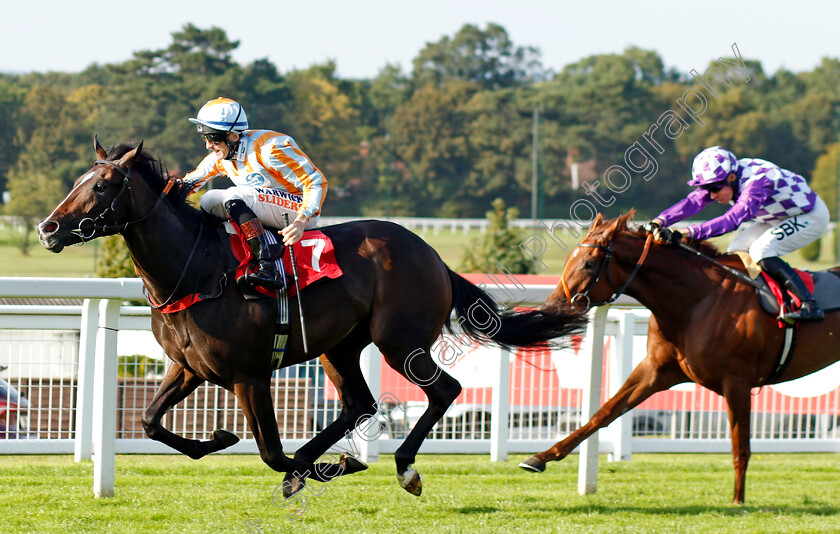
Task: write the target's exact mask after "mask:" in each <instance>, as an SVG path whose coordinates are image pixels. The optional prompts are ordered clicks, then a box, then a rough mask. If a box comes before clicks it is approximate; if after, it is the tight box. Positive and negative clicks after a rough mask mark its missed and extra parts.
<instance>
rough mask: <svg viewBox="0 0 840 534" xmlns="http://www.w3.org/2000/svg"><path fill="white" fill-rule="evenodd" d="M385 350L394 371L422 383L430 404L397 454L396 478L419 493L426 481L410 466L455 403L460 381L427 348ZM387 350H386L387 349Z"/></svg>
mask: <svg viewBox="0 0 840 534" xmlns="http://www.w3.org/2000/svg"><path fill="white" fill-rule="evenodd" d="M380 348H382V349H383V354H384V355H385V360H386V361H387V362H388V365H390V366H391V367H392V368H393V369H394V370H395V371H397V372H398V373H400V374H401V375H403V376H404V377H406V378H407V379H408V380H410V381H411V382H413V383H414V384H416V385H418V386H420V388H421V389H422V390H423V392H424V393H425V394H426V396H427V397H428V398H429V407H428V408H426V411H425V412H424V413H423V415H422V416H421V417H420V419H419V420H418V421H417V423H416V424H415V425H414V428H413V429H412V430H411V432H410V433H409V434H408V437H407V438H406V439H405V441H404V442H403V444H402V445H400V447H399V448H398V449H397V451H396V452H395V453H394V460H395V462H396V464H397V479H398V480H399V481H400V485H401V486H402V487H403V488H404V489H405V490H406V491H408V492H409V493H411V494H412V495H420V493H421V492H422V491H423V482H422V479H421V478H420V474H419V473H418V472H417V471H415V470H414V469H413V468H412V467H411V465H412V464H413V463H414V460H415V458H416V456H417V451H419V450H420V445H421V444H422V443H423V440H425V439H426V436H427V435H428V434H429V432H431V431H432V428H434V426H435V424H437V422H438V421H440V419H441V418H442V417H443V415H444V414H445V413H446V410H447V408H449V406H451V405H452V403H453V402H455V399H456V398H458V395H459V394H460V393H461V384H459V383H458V381H457V380H455V379H454V378H452V377H451V376H449V375H448V374H446V373H444V372H443V371H442V370H441V368H440V367H438V366H437V364H435V362H434V360H432V357H431V356H429V353H428V347H425V348H426V350H425V351H420V350H415V351H414V352H405V351H404V350H400V351H396V352H395V351H391V350H389V349H388V348H387V346H386V347H384V348H383V347H382V345H380ZM386 351H387V352H386ZM394 354H404V355H407V357H405V356H404V357H401V358H398V357H394V356H393V355H394Z"/></svg>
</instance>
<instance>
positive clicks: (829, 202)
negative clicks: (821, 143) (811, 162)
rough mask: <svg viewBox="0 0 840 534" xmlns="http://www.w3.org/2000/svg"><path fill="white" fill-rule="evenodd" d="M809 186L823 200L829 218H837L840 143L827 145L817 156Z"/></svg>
mask: <svg viewBox="0 0 840 534" xmlns="http://www.w3.org/2000/svg"><path fill="white" fill-rule="evenodd" d="M811 188H812V189H813V190H814V192H816V193H817V194H818V195H819V196H820V198H822V199H823V200H824V201H825V205H826V206H828V211H829V213H831V218H832V219H833V220H835V221H836V220H837V218H838V217H840V215H838V214H839V213H840V212H838V206H837V199H838V197H840V143H835V144H833V145H830V146H829V147H828V150H827V151H826V152H825V153H824V154H822V155H821V156H820V157H819V158H817V164H816V167H815V168H814V173H813V175H812V177H811Z"/></svg>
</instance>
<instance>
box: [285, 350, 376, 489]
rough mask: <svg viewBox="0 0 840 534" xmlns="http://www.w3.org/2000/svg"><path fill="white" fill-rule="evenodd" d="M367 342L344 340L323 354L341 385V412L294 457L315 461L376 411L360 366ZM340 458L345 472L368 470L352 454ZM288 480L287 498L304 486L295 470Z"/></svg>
mask: <svg viewBox="0 0 840 534" xmlns="http://www.w3.org/2000/svg"><path fill="white" fill-rule="evenodd" d="M345 339H347V338H345ZM367 343H369V341H368V340H364V341H363V343H359V342H356V343H353V342H352V341H347V342H345V341H342V343H341V344H339V345H338V346H336V347H334V348H333V349H332V350H330V351H328V352H327V353H326V354H324V355H323V356H322V357H321V366H322V367H323V368H324V372H325V373H326V374H327V376H328V377H329V378H330V380H331V381H332V383H333V384H334V385H335V387H336V388H338V391H339V395H340V397H341V413H340V414H339V416H338V418H337V419H336V420H335V421H333V422H332V423H330V424H329V425H327V427H326V428H325V429H324V430H322V431H321V432H319V433H318V435H317V436H315V437H314V438H312V439H311V440H309V441H308V442H307V443H306V444H305V445H304V446H303V447H301V448H300V449H298V450H297V452H295V460H300V461H303V462H314V461H315V460H317V459H318V458H319V457H320V456H321V455H322V454H324V453H325V452H326V451H327V449H329V448H330V447H331V446H332V445H333V444H335V443H337V442H338V441H339V440H340V439H341V438H343V437H344V436H346V435H347V433H348V432H349V431H351V430H353V429H354V428H355V427H356V426H357V425H358V424H359V423H361V422H362V421H364V420H365V419H367V418H369V417H371V416H373V415H375V414H376V400H375V399H374V398H373V395H371V393H370V389H368V387H367V384H366V382H365V378H364V376H363V375H362V371H361V369H360V368H359V356H360V354H361V351H362V348H361V347H360V346H359V345H367ZM341 461H342V462H344V465H345V471H344V473H343V474H345V475H349V474H350V473H355V472H358V471H363V470H365V469H367V466H366V465H365V464H364V463H362V462H361V461H359V460H357V459H355V458H353V457H342V458H341ZM285 480H286V481H288V484H287V485H285V486H284V487H283V491H284V494H286V496H287V497H288V496H289V495H292V494H294V493H297V492H298V491H300V489H302V480H301V479H300V478H299V477H296V476H294V473H288V474H287V475H286V479H285Z"/></svg>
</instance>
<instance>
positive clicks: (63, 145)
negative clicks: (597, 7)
mask: <svg viewBox="0 0 840 534" xmlns="http://www.w3.org/2000/svg"><path fill="white" fill-rule="evenodd" d="M238 45H239V42H238V41H232V40H230V39H229V38H228V36H227V35H226V34H225V32H224V31H223V30H221V29H219V28H215V27H213V28H209V29H202V28H198V27H196V26H194V25H192V24H187V25H185V26H184V27H183V28H182V29H181V30H180V31H178V32H175V33H173V34H172V42H171V44H170V45H169V46H168V47H167V48H164V49H159V50H144V51H140V52H136V53H134V55H133V57H132V58H130V59H128V60H126V61H124V62H122V63H114V64H105V65H100V64H92V65H90V66H89V67H88V68H87V69H85V70H84V71H83V72H79V73H62V72H47V73H28V74H22V75H12V74H2V75H0V109H2V113H0V122H2V123H3V125H2V126H3V127H2V130H0V132H2V133H0V191H2V190H8V191H9V192H10V202H9V203H8V204H7V205H5V206H4V207H3V209H4V212H5V213H7V214H13V215H22V216H25V217H27V218H40V217H43V216H45V215H46V214H47V213H48V211H49V210H50V209H51V208H52V207H53V206H54V205H55V204H56V203H57V202H58V201H59V200H60V199H61V197H62V196H63V195H64V194H65V193H66V192H67V191H68V190H69V187H70V184H71V183H72V181H73V180H75V178H77V177H78V176H79V175H80V174H81V173H82V172H83V171H84V170H86V169H87V168H88V167H89V166H90V165H91V163H92V159H93V152H92V148H91V147H92V142H91V139H92V136H93V134H94V133H97V134H98V135H99V138H100V139H101V140H103V142H105V143H109V144H117V143H121V142H136V141H139V140H140V139H143V140H144V141H145V146H146V147H152V149H153V150H154V151H155V152H156V153H157V154H158V155H159V156H160V157H161V158H162V159H163V161H164V162H165V163H166V165H167V166H168V167H169V168H170V169H177V170H179V171H181V172H186V171H189V170H191V169H192V168H193V167H194V165H196V164H197V163H198V162H199V161H200V160H201V158H202V157H203V156H204V147H203V143H202V142H201V141H200V139H199V137H198V136H197V134H196V133H195V132H194V129H193V127H192V126H191V125H190V124H189V123H187V121H186V118H187V117H191V116H195V113H196V112H197V110H198V108H199V107H200V106H201V105H202V104H203V103H204V102H206V101H207V100H210V99H212V98H215V97H217V96H229V97H231V98H235V99H237V100H238V101H240V102H241V103H242V104H243V106H244V107H245V110H246V112H247V113H248V118H249V122H250V124H251V126H252V127H256V128H267V129H273V130H277V131H281V132H284V133H287V134H289V135H292V136H293V137H294V138H295V139H296V140H297V141H298V143H299V144H300V145H301V147H302V148H303V150H304V151H305V152H306V153H307V154H308V155H310V157H312V159H313V160H314V162H315V163H316V165H317V166H318V167H320V168H321V170H322V171H323V172H324V174H325V175H326V177H327V179H328V181H329V192H328V195H327V199H326V202H325V204H324V212H323V214H324V215H363V216H373V217H383V216H438V217H483V216H484V214H485V212H486V211H487V210H488V208H489V207H490V206H491V205H492V202H493V201H494V199H496V198H502V199H504V201H505V204H506V205H507V206H510V207H516V208H518V209H519V212H520V213H524V214H530V213H531V199H532V178H533V170H534V167H533V162H534V161H536V164H537V172H536V174H537V178H538V182H537V183H538V187H537V199H538V213H537V214H538V216H539V217H546V218H564V219H565V218H570V208H571V207H573V206H583V207H586V205H584V204H583V202H587V203H588V204H589V205H591V206H592V207H594V209H597V210H598V211H602V212H604V213H605V214H606V215H607V216H616V215H618V214H619V213H621V212H623V211H626V210H627V209H629V208H630V207H635V208H636V209H637V210H638V212H639V213H640V216H642V217H652V216H654V215H656V214H657V213H658V212H659V211H660V210H661V209H663V208H665V207H666V206H667V205H670V203H672V202H674V201H676V200H677V199H679V198H680V197H681V196H682V195H684V194H685V193H687V190H688V186H686V184H685V182H686V181H687V180H688V178H689V167H690V165H691V160H692V159H693V157H694V155H695V154H696V153H697V152H699V151H700V150H702V149H703V148H705V147H707V146H710V145H715V144H721V145H724V146H726V147H727V148H729V149H730V150H732V151H733V152H734V153H735V154H736V155H738V156H739V157H760V158H764V159H769V160H771V161H774V162H775V163H777V164H779V165H781V166H782V167H786V168H789V169H791V170H794V171H796V172H798V173H800V174H803V175H804V176H805V177H806V178H808V179H809V181H810V182H811V184H812V185H813V186H814V187H815V188H816V189H817V191H818V192H819V193H820V194H821V195H822V196H823V198H824V199H825V201H826V203H827V204H828V205H829V207H830V209H831V210H832V214H833V216H834V217H836V216H837V202H838V200H837V199H838V196H840V181H838V174H840V149H839V148H838V132H840V60H838V59H837V58H830V57H826V58H824V59H823V60H822V62H821V64H820V65H819V66H817V67H815V68H814V69H813V70H811V71H810V72H798V73H794V72H791V71H788V70H784V69H782V70H779V71H777V72H775V73H772V74H768V73H765V72H764V71H763V69H762V66H761V63H760V61H758V60H751V59H744V58H743V57H740V56H739V54H740V52H741V51H740V50H739V49H738V48H737V47H736V46H735V45H733V47H732V49H731V50H710V51H709V57H719V60H714V61H711V62H710V63H709V65H707V66H706V68H702V66H698V68H697V69H695V71H693V72H691V73H684V72H679V71H678V70H676V69H674V68H668V67H666V66H665V65H664V64H663V61H662V59H661V57H660V56H659V54H658V53H657V52H655V51H651V50H643V49H640V48H636V47H630V48H627V49H626V50H624V51H623V52H622V53H620V54H599V55H593V56H590V57H586V58H583V59H581V60H580V61H577V62H575V63H573V64H570V65H567V66H565V67H564V68H563V69H562V70H560V71H559V72H552V71H550V70H549V69H547V68H545V67H544V66H543V64H542V63H541V60H540V52H539V50H538V49H536V48H534V47H528V46H520V45H517V44H515V43H513V42H512V41H511V39H510V37H509V36H508V34H507V32H506V31H505V29H504V28H503V27H502V26H500V25H497V24H488V25H487V26H486V27H485V28H480V27H477V26H474V25H465V26H463V27H462V28H461V29H460V30H459V31H458V32H457V33H456V34H455V35H452V36H444V37H442V38H441V39H440V40H438V41H437V42H432V43H428V44H427V45H426V46H425V47H424V48H423V49H422V50H420V51H419V53H418V54H417V56H416V57H415V58H414V60H413V67H412V69H411V72H403V70H402V69H401V68H400V67H398V66H394V65H384V66H383V67H382V69H381V70H380V71H379V73H378V74H377V76H376V77H374V78H372V79H342V78H340V77H339V76H337V74H336V65H335V64H334V63H332V62H327V63H325V64H319V65H313V66H311V67H309V68H306V69H300V70H293V71H290V72H286V73H281V72H279V71H278V70H277V68H276V67H275V65H273V64H272V63H271V62H270V61H269V60H267V59H260V60H256V61H254V62H252V63H250V64H247V65H240V64H238V63H237V62H235V61H234V60H233V59H232V52H233V51H234V50H235V49H236V48H237V47H238ZM743 52H745V53H746V54H747V57H749V50H744V51H743ZM704 77H705V78H704ZM747 80H748V81H747ZM727 82H728V83H727ZM712 93H714V94H712ZM697 94H700V95H705V106H704V105H703V102H701V101H700V100H699V98H698V97H697V96H696V95H697ZM535 110H536V116H537V117H538V120H537V122H536V126H535V120H534V119H535ZM654 125H657V128H654V130H655V131H654V130H652V128H653V127H654ZM680 128H682V129H681V130H680ZM535 132H536V142H535ZM677 133H679V135H677ZM645 134H648V136H649V137H648V138H647V139H648V140H649V141H655V143H651V142H648V143H647V144H645V143H643V142H642V141H643V140H644V139H645ZM636 144H638V145H639V147H640V148H644V149H645V150H644V151H642V150H635V151H634V150H632V149H631V148H632V147H634V146H635V145H636ZM654 144H655V145H656V146H654ZM534 149H536V158H534V157H533V156H534V153H533V151H534ZM646 159H647V160H648V161H645V160H646ZM653 160H655V161H653ZM651 162H653V163H655V167H656V168H655V173H652V172H651V171H652V167H651V164H652V163H651ZM573 167H574V168H576V171H575V170H573ZM618 167H621V170H619V169H618ZM573 175H576V176H574V177H575V178H577V181H578V184H577V185H578V187H577V188H575V187H573ZM599 199H600V200H599ZM572 215H574V213H572ZM585 215H586V210H583V211H580V212H579V217H580V219H585V218H586V216H585Z"/></svg>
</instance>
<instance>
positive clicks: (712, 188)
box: [700, 180, 727, 193]
mask: <svg viewBox="0 0 840 534" xmlns="http://www.w3.org/2000/svg"><path fill="white" fill-rule="evenodd" d="M725 185H727V183H726V181H725V180H724V181H722V182H715V183H713V184H703V185H701V186H700V189H702V190H703V191H708V192H709V193H717V192H718V191H720V190H721V189H723V186H725Z"/></svg>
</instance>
